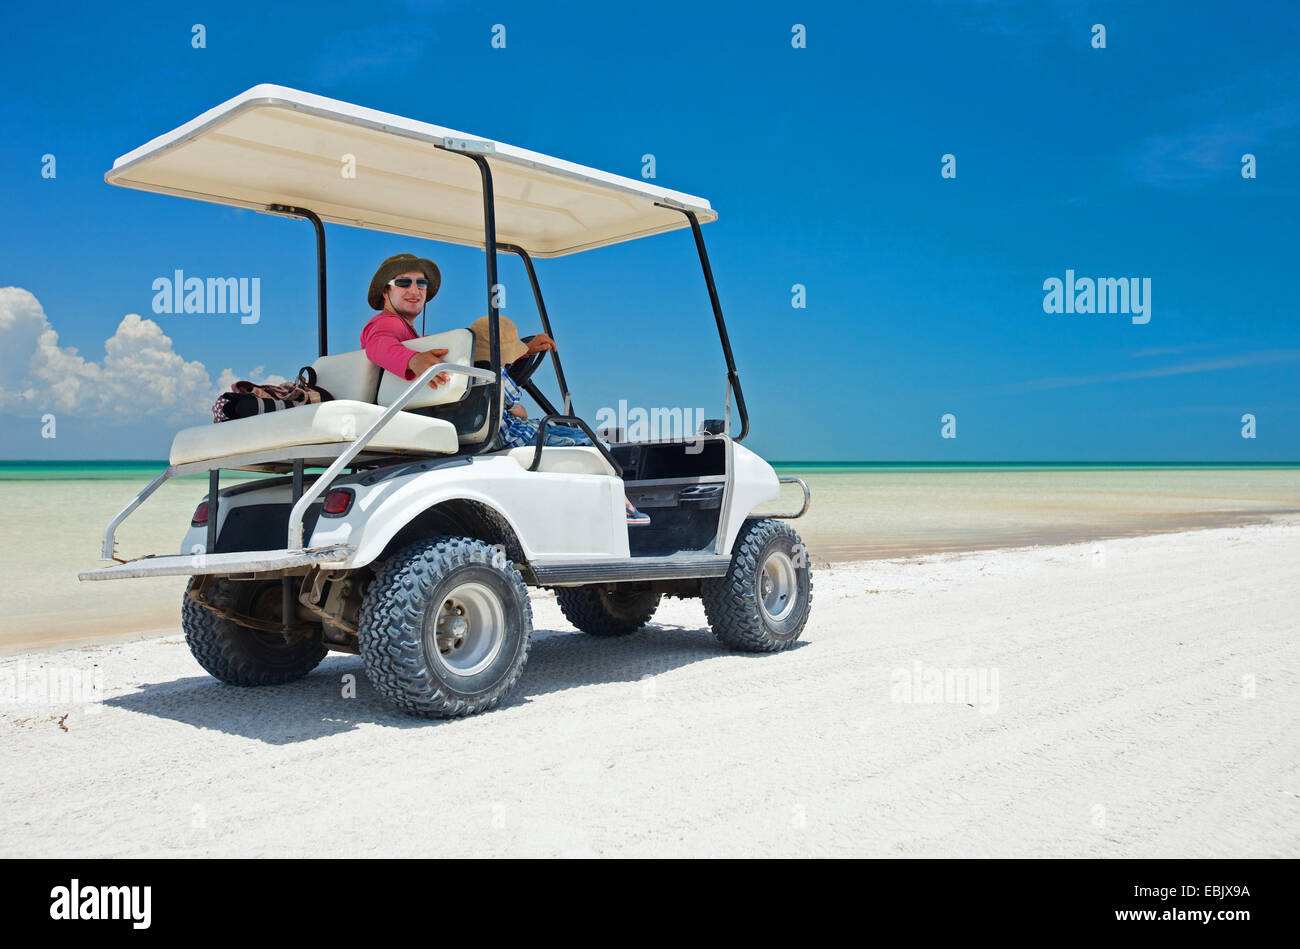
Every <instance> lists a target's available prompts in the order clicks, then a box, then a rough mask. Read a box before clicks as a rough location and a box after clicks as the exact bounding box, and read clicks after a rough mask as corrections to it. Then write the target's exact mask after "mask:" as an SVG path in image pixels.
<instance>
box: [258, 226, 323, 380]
mask: <svg viewBox="0 0 1300 949" xmlns="http://www.w3.org/2000/svg"><path fill="white" fill-rule="evenodd" d="M267 210H268V211H273V212H275V213H276V214H291V215H293V216H294V217H300V218H306V219H307V220H308V221H311V224H312V227H314V228H315V229H316V312H317V317H316V322H317V336H318V341H317V347H318V348H319V349H320V355H322V356H328V355H329V332H328V328H327V321H326V319H325V225H324V224H322V223H321V219H320V218H319V217H317V216H316V212H315V211H309V210H307V209H306V208H295V207H290V206H289V205H285V204H272V205H270V206H269V207H267Z"/></svg>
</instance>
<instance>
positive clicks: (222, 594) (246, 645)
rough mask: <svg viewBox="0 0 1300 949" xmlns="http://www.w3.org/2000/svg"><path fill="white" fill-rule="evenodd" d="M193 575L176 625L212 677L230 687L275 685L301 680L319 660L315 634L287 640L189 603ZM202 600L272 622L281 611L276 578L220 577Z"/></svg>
mask: <svg viewBox="0 0 1300 949" xmlns="http://www.w3.org/2000/svg"><path fill="white" fill-rule="evenodd" d="M195 579H196V578H194V577H191V578H190V582H189V586H187V587H186V595H185V599H184V600H183V601H182V602H181V626H182V627H183V628H184V630H185V641H186V642H187V643H188V644H189V647H190V652H192V653H193V654H194V658H195V659H197V660H198V663H199V665H201V666H202V667H203V668H204V669H206V670H207V671H208V672H209V673H210V674H211V675H212V676H213V677H215V678H217V679H220V680H221V681H222V682H225V683H228V684H230V685H242V686H256V685H280V684H282V683H285V682H293V681H295V680H297V679H301V678H302V677H303V676H305V675H307V673H309V672H311V671H312V670H313V669H315V668H316V667H317V666H318V665H320V661H321V660H322V659H324V658H325V654H326V652H328V650H327V649H326V648H325V644H324V643H323V642H322V641H321V638H320V636H319V634H318V635H316V636H313V637H310V638H304V639H297V640H294V641H288V640H286V639H285V638H284V637H283V636H280V635H277V634H276V633H268V632H264V631H262V630H259V629H251V628H250V627H247V626H241V625H239V624H238V623H236V622H235V621H234V620H229V619H226V618H225V617H223V616H218V615H217V614H216V613H213V612H212V611H211V610H209V609H207V608H206V607H203V606H200V605H199V604H198V603H195V602H194V601H193V600H191V599H190V597H189V588H190V587H192V586H194V581H195ZM207 598H208V600H209V601H210V602H211V603H212V604H213V605H214V606H220V607H223V608H225V609H228V610H234V611H235V612H238V613H243V614H244V615H246V616H255V617H257V618H258V619H266V620H271V621H273V622H279V620H280V615H281V610H282V609H283V606H282V602H283V601H282V598H281V587H280V581H279V580H226V579H220V580H217V581H216V582H215V583H213V585H212V587H211V588H210V590H209V592H208V597H207Z"/></svg>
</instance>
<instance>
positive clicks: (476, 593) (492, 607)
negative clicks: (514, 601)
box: [424, 582, 506, 676]
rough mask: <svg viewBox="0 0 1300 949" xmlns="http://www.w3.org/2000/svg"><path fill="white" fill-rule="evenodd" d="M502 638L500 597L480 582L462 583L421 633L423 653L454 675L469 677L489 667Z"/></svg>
mask: <svg viewBox="0 0 1300 949" xmlns="http://www.w3.org/2000/svg"><path fill="white" fill-rule="evenodd" d="M505 638H506V614H505V609H504V608H503V607H502V605H501V600H500V598H499V597H498V596H497V595H496V593H494V592H493V591H492V590H491V589H489V588H488V587H486V586H484V585H483V584H482V583H474V582H471V583H462V584H460V586H457V587H453V588H452V589H451V590H450V591H448V592H447V593H446V594H445V595H444V596H443V598H442V602H441V603H439V604H438V612H437V614H436V615H435V616H434V619H433V623H432V624H430V625H429V626H428V627H427V628H426V631H425V634H424V643H425V652H426V653H427V654H428V655H429V657H430V658H431V659H433V660H434V661H435V662H439V663H441V664H442V665H443V666H444V667H445V668H446V669H448V670H450V671H451V672H454V673H455V674H456V675H460V676H472V675H475V674H476V673H479V672H482V671H483V670H484V669H486V668H487V667H488V666H490V665H491V664H492V662H493V660H495V659H496V657H497V655H498V654H499V653H500V652H501V645H502V643H504V642H505Z"/></svg>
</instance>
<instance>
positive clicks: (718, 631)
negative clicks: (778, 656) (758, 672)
mask: <svg viewBox="0 0 1300 949" xmlns="http://www.w3.org/2000/svg"><path fill="white" fill-rule="evenodd" d="M701 599H703V600H704V613H705V615H706V616H707V617H708V619H709V625H710V627H712V629H713V635H715V636H717V637H718V639H719V640H721V641H722V643H723V644H725V645H727V646H730V647H731V648H732V649H740V650H744V651H745V652H777V651H779V650H782V649H789V648H790V647H791V646H793V645H794V644H795V642H796V641H797V640H798V639H799V634H800V633H802V632H803V628H804V625H805V624H806V623H807V622H808V613H809V611H810V610H811V609H812V570H811V569H810V568H809V565H808V553H807V551H806V550H805V548H804V545H803V541H801V540H800V539H799V535H798V534H797V533H795V531H794V530H793V529H791V528H790V527H789V526H788V525H786V524H784V523H782V522H781V521H779V520H776V519H774V518H762V519H759V520H748V521H745V523H744V525H743V526H742V527H741V529H740V535H739V536H738V537H737V538H736V544H735V547H734V548H733V552H732V555H731V564H730V565H729V566H728V567H727V574H726V576H724V577H718V578H715V579H710V580H705V581H704V588H703V591H702V596H701Z"/></svg>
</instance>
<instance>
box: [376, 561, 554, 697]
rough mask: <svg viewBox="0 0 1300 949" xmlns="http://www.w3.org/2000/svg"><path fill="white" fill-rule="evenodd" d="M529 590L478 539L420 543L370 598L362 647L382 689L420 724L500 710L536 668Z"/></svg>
mask: <svg viewBox="0 0 1300 949" xmlns="http://www.w3.org/2000/svg"><path fill="white" fill-rule="evenodd" d="M532 632H533V612H532V606H531V605H530V604H529V602H528V588H527V587H526V586H524V581H523V578H522V577H521V576H520V575H519V571H518V570H516V569H515V565H514V564H513V563H511V562H510V561H509V560H507V559H506V558H505V555H504V554H502V553H501V552H500V551H499V550H498V549H496V548H494V547H492V546H490V545H489V544H486V543H484V542H483V541H481V540H476V539H474V538H470V537H440V538H436V539H434V540H418V541H415V542H413V543H411V544H408V545H407V546H405V547H403V548H402V549H400V550H398V551H397V552H396V553H395V554H393V555H392V556H391V557H389V558H388V559H387V560H386V561H385V562H384V564H383V565H382V566H381V567H380V568H379V571H378V573H377V574H376V576H375V579H374V580H373V581H372V582H371V584H370V586H369V588H368V589H367V590H366V597H365V600H364V602H363V603H362V606H361V618H360V622H359V623H358V624H357V640H358V647H359V650H360V652H361V660H362V662H363V663H364V665H365V669H366V675H367V677H368V678H369V679H370V681H371V683H372V684H373V685H374V687H375V690H376V691H378V692H379V693H380V694H381V695H383V696H384V697H385V698H386V699H388V700H389V701H390V702H392V703H393V704H394V705H396V706H398V707H399V708H402V709H405V710H406V711H408V712H413V713H415V714H417V715H429V716H436V717H439V718H451V717H454V716H458V715H473V714H474V713H476V712H483V711H486V710H488V709H490V708H494V707H495V706H496V705H498V704H499V703H500V702H501V699H502V698H503V697H504V696H505V695H506V693H507V692H509V691H510V690H511V689H512V688H514V685H515V683H516V682H518V681H519V677H520V675H522V674H523V670H524V665H525V663H527V661H528V648H529V642H530V639H531V637H532Z"/></svg>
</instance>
